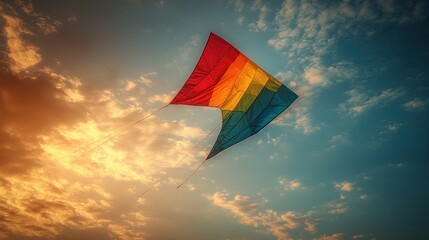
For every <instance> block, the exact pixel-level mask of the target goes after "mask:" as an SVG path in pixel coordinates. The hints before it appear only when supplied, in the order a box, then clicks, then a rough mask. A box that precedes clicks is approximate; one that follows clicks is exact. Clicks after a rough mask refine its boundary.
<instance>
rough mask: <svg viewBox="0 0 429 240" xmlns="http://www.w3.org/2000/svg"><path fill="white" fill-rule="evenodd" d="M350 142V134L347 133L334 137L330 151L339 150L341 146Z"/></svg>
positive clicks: (330, 143)
mask: <svg viewBox="0 0 429 240" xmlns="http://www.w3.org/2000/svg"><path fill="white" fill-rule="evenodd" d="M348 142H349V134H348V133H347V132H343V133H340V134H337V135H334V136H332V137H331V139H330V140H329V147H328V149H327V150H328V151H330V150H333V149H336V148H338V147H339V146H341V145H344V144H346V143H348Z"/></svg>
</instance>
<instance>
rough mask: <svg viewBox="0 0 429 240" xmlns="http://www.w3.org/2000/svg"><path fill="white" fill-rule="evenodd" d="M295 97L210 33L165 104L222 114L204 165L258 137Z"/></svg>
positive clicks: (278, 82)
mask: <svg viewBox="0 0 429 240" xmlns="http://www.w3.org/2000/svg"><path fill="white" fill-rule="evenodd" d="M297 97H298V96H297V95H296V94H295V93H294V92H292V91H291V90H290V89H289V88H287V87H286V86H284V85H283V84H282V83H281V82H280V81H278V80H277V79H275V78H274V77H273V76H271V75H270V74H268V73H267V72H265V71H264V70H263V69H262V68H260V67H259V66H258V65H256V64H255V63H254V62H253V61H251V60H250V59H249V58H247V57H246V56H245V55H244V54H242V53H241V52H240V51H238V50H237V49H236V48H235V47H234V46H232V45H231V44H230V43H228V42H227V41H225V40H224V39H222V38H221V37H219V36H217V35H216V34H214V33H210V36H209V39H208V40H207V43H206V46H205V48H204V51H203V53H202V55H201V57H200V60H199V61H198V63H197V65H196V67H195V69H194V71H193V72H192V73H191V75H190V76H189V78H188V80H187V81H186V82H185V84H184V85H183V87H182V88H181V89H180V91H179V92H178V94H177V95H176V96H175V97H174V99H173V100H172V101H171V102H170V104H184V105H194V106H209V107H216V108H219V109H221V110H222V129H221V131H220V133H219V136H218V137H217V140H216V142H215V144H214V146H213V148H212V149H211V151H210V153H209V155H208V156H207V158H206V160H208V159H210V158H212V157H214V156H215V155H216V154H218V153H220V152H221V151H223V150H225V149H227V148H229V147H231V146H232V145H234V144H236V143H239V142H241V141H243V140H244V139H246V138H248V137H250V136H252V135H254V134H256V133H257V132H259V131H260V130H261V129H262V128H264V127H265V126H266V125H267V124H268V123H270V122H271V121H272V120H274V119H275V118H276V117H277V116H278V115H279V114H281V113H282V112H283V111H284V110H285V109H286V108H288V107H289V106H290V105H291V104H292V102H293V101H295V99H296V98H297Z"/></svg>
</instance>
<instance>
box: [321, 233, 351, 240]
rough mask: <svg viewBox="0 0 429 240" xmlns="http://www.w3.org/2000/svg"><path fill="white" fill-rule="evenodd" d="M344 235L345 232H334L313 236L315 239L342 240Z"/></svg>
mask: <svg viewBox="0 0 429 240" xmlns="http://www.w3.org/2000/svg"><path fill="white" fill-rule="evenodd" d="M344 237H345V236H344V234H343V233H334V234H332V235H323V236H321V237H318V238H313V240H342V239H344Z"/></svg>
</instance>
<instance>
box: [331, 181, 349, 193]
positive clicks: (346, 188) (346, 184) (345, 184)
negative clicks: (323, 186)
mask: <svg viewBox="0 0 429 240" xmlns="http://www.w3.org/2000/svg"><path fill="white" fill-rule="evenodd" d="M335 188H336V189H338V190H341V191H343V192H351V191H352V190H353V184H352V183H351V182H347V181H344V182H342V183H337V184H335Z"/></svg>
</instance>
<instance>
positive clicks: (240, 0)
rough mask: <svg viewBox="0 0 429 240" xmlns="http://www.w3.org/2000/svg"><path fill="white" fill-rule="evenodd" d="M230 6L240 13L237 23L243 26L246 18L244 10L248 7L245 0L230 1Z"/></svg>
mask: <svg viewBox="0 0 429 240" xmlns="http://www.w3.org/2000/svg"><path fill="white" fill-rule="evenodd" d="M228 6H232V7H233V8H234V11H235V12H237V13H238V17H237V20H236V21H237V23H238V24H240V25H241V24H243V22H244V19H245V16H244V13H243V12H244V10H245V7H246V4H245V3H244V1H243V0H230V1H229V4H228Z"/></svg>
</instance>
